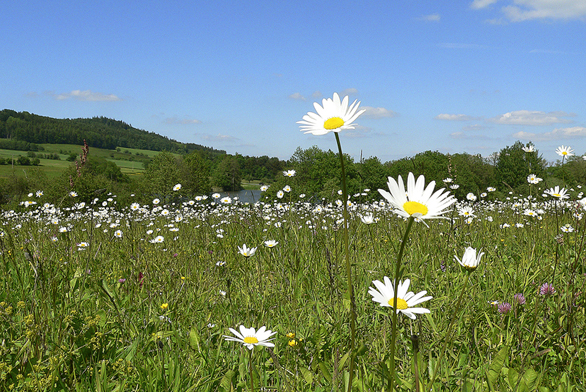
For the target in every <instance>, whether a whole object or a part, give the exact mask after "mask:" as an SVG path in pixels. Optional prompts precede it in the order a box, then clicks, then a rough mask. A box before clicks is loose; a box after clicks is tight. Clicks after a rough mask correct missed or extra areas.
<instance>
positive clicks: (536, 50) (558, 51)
mask: <svg viewBox="0 0 586 392" xmlns="http://www.w3.org/2000/svg"><path fill="white" fill-rule="evenodd" d="M529 53H543V54H576V53H570V52H564V51H561V50H547V49H532V50H530V51H529Z"/></svg>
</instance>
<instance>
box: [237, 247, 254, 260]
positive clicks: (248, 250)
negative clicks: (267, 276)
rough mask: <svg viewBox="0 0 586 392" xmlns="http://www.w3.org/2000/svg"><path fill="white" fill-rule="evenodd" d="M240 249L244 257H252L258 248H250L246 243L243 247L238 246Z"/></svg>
mask: <svg viewBox="0 0 586 392" xmlns="http://www.w3.org/2000/svg"><path fill="white" fill-rule="evenodd" d="M238 251H239V252H240V254H241V255H242V256H244V257H250V256H253V255H254V253H255V252H256V248H248V247H246V244H243V245H242V248H241V247H238Z"/></svg>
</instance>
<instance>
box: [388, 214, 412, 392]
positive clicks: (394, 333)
mask: <svg viewBox="0 0 586 392" xmlns="http://www.w3.org/2000/svg"><path fill="white" fill-rule="evenodd" d="M414 221H415V218H413V217H410V218H409V221H408V222H407V229H405V234H404V235H403V241H402V242H401V247H400V248H399V255H398V256H397V263H396V265H395V281H394V282H393V289H394V290H395V298H393V325H392V326H391V369H390V372H389V373H390V380H389V392H393V384H394V382H395V342H396V341H397V310H396V309H397V298H398V295H397V284H398V283H399V278H400V276H399V274H400V273H401V260H402V259H403V251H404V250H405V244H406V243H407V239H408V238H409V232H410V231H411V227H412V226H413V222H414Z"/></svg>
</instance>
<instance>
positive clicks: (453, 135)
mask: <svg viewBox="0 0 586 392" xmlns="http://www.w3.org/2000/svg"><path fill="white" fill-rule="evenodd" d="M450 137H451V138H452V139H467V140H490V139H491V138H490V137H488V136H486V135H473V134H469V133H466V132H452V133H450Z"/></svg>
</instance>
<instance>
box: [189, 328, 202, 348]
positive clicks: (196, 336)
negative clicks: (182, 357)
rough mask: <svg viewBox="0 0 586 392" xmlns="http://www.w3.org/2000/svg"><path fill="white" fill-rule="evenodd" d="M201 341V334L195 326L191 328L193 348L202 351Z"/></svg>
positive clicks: (190, 336)
mask: <svg viewBox="0 0 586 392" xmlns="http://www.w3.org/2000/svg"><path fill="white" fill-rule="evenodd" d="M199 341H200V340H199V334H198V333H197V331H196V330H195V329H194V328H191V331H189V346H190V347H191V348H192V349H193V350H197V351H200V348H199Z"/></svg>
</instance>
